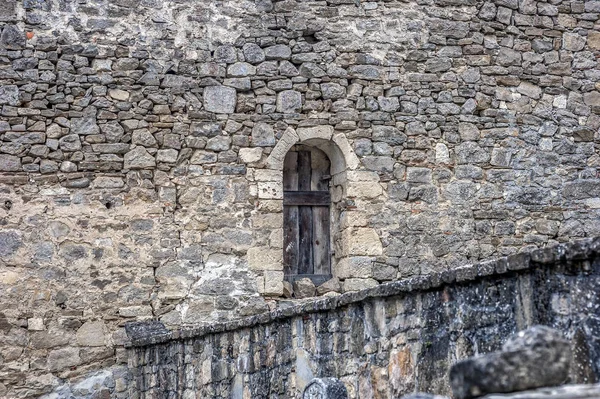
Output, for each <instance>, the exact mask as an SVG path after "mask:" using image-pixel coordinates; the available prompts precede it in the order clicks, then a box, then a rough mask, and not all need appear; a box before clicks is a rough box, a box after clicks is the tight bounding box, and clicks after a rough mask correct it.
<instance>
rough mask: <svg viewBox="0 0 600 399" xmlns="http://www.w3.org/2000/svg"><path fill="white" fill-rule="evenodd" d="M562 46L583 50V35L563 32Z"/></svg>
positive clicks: (567, 48) (566, 48)
mask: <svg viewBox="0 0 600 399" xmlns="http://www.w3.org/2000/svg"><path fill="white" fill-rule="evenodd" d="M562 47H563V48H564V49H565V50H571V51H580V50H583V48H584V47H585V37H584V36H581V35H579V34H577V33H568V32H565V33H564V34H563V41H562Z"/></svg>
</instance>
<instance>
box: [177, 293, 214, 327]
mask: <svg viewBox="0 0 600 399" xmlns="http://www.w3.org/2000/svg"><path fill="white" fill-rule="evenodd" d="M182 310H183V309H182ZM214 310H215V303H214V299H213V298H212V297H209V296H201V297H197V298H194V299H193V300H190V301H189V302H188V303H187V308H186V309H185V310H184V311H183V312H182V313H183V321H184V322H185V323H201V322H204V321H206V319H207V318H208V316H209V315H210V314H211V313H212V312H213V311H214Z"/></svg>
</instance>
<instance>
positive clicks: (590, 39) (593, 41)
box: [587, 30, 600, 50]
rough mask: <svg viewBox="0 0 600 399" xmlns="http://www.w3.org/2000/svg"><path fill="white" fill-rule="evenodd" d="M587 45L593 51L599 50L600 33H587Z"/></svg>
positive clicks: (593, 31)
mask: <svg viewBox="0 0 600 399" xmlns="http://www.w3.org/2000/svg"><path fill="white" fill-rule="evenodd" d="M587 44H588V46H589V47H590V48H591V49H593V50H600V32H599V31H595V30H590V31H588V36H587Z"/></svg>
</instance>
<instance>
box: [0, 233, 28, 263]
mask: <svg viewBox="0 0 600 399" xmlns="http://www.w3.org/2000/svg"><path fill="white" fill-rule="evenodd" d="M22 246H23V238H22V237H21V234H20V233H18V232H17V231H15V230H4V231H0V257H1V258H7V257H9V256H12V255H14V254H15V253H16V252H17V250H18V249H19V248H21V247H22Z"/></svg>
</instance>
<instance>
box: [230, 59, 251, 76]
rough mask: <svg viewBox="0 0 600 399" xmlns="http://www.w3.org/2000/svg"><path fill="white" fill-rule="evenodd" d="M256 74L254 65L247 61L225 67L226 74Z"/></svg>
mask: <svg viewBox="0 0 600 399" xmlns="http://www.w3.org/2000/svg"><path fill="white" fill-rule="evenodd" d="M255 74H256V67H255V66H254V65H251V64H248V63H247V62H236V63H235V64H233V65H230V66H229V67H228V68H227V75H228V76H233V77H245V76H252V75H255Z"/></svg>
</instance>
